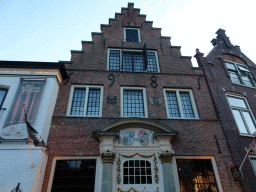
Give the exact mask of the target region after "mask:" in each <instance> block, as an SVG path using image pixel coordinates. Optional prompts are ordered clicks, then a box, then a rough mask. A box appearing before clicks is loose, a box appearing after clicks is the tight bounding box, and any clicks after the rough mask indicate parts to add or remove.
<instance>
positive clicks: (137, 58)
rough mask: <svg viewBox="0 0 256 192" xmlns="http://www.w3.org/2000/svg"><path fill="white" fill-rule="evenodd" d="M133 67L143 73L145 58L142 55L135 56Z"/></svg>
mask: <svg viewBox="0 0 256 192" xmlns="http://www.w3.org/2000/svg"><path fill="white" fill-rule="evenodd" d="M133 65H134V70H133V71H136V72H142V71H143V58H142V54H133Z"/></svg>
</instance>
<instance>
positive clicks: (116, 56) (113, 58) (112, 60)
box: [109, 50, 120, 71]
mask: <svg viewBox="0 0 256 192" xmlns="http://www.w3.org/2000/svg"><path fill="white" fill-rule="evenodd" d="M109 70H111V71H120V50H110V52H109Z"/></svg>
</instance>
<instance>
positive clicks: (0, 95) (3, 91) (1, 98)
mask: <svg viewBox="0 0 256 192" xmlns="http://www.w3.org/2000/svg"><path fill="white" fill-rule="evenodd" d="M6 93H7V89H4V88H0V108H1V107H2V105H3V103H4V98H5V95H6Z"/></svg>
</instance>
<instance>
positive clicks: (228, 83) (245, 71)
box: [195, 29, 256, 192]
mask: <svg viewBox="0 0 256 192" xmlns="http://www.w3.org/2000/svg"><path fill="white" fill-rule="evenodd" d="M216 34H217V37H216V38H214V39H213V40H212V41H211V43H212V45H213V46H214V47H213V49H212V50H211V51H210V52H209V53H208V55H207V56H206V57H204V54H203V53H200V51H199V50H197V53H196V55H195V57H196V58H197V61H198V64H199V67H202V68H203V70H204V73H205V77H206V79H207V82H208V85H209V89H210V91H211V93H212V97H213V101H214V103H215V106H216V109H217V113H218V116H219V117H220V119H221V122H222V126H223V132H224V134H225V137H226V140H227V143H228V147H229V149H230V151H231V155H232V159H233V162H234V164H235V167H234V168H236V169H238V168H240V167H241V171H242V174H241V175H240V176H239V175H238V178H237V179H238V180H240V182H241V185H242V186H243V190H244V191H246V192H251V191H256V188H255V186H256V177H255V174H256V156H255V155H254V153H251V151H248V150H249V148H250V144H252V142H253V140H254V137H255V135H253V133H256V124H255V123H256V121H255V116H256V83H255V77H256V65H255V63H253V62H252V61H251V60H250V59H249V58H248V57H247V56H246V55H245V54H244V53H242V52H241V50H240V47H239V46H237V45H235V46H234V45H233V44H231V42H230V40H229V38H228V37H227V35H226V33H225V30H223V29H219V30H218V31H217V32H216ZM247 152H248V153H249V156H248V157H247V158H246V159H245V156H246V154H247ZM244 159H245V161H244V163H243V160H244ZM241 165H242V166H241Z"/></svg>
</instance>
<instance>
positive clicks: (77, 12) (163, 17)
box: [0, 0, 256, 64]
mask: <svg viewBox="0 0 256 192" xmlns="http://www.w3.org/2000/svg"><path fill="white" fill-rule="evenodd" d="M128 2H133V3H134V5H135V8H140V10H141V14H146V15H147V20H149V21H153V26H154V27H160V28H162V35H164V36H171V37H172V38H171V44H172V45H178V46H182V49H181V52H182V55H184V56H194V54H195V49H196V48H199V49H200V51H201V52H203V53H205V54H207V53H208V52H209V51H210V50H211V48H212V45H211V43H210V41H211V40H212V38H214V37H216V34H215V32H216V31H217V30H218V29H219V28H223V29H225V30H226V34H227V35H228V36H229V37H230V40H231V43H232V44H234V45H240V47H241V50H242V51H243V52H244V53H245V54H246V55H247V56H248V57H249V58H250V59H251V60H252V61H254V62H256V54H255V51H254V48H253V46H254V45H255V44H256V38H255V19H256V12H255V10H254V1H252V0H244V1H243V3H241V1H238V0H233V1H229V0H222V1H221V0H215V1H209V0H162V1H159V0H141V1H138V0H134V1H127V0H119V1H118V0H112V1H108V0H106V1H102V0H101V1H100V0H95V1H90V0H16V1H15V0H0V31H1V32H0V60H9V61H48V62H58V61H64V60H65V61H69V60H70V50H80V49H81V41H84V40H86V41H88V40H89V41H90V40H91V32H100V24H108V19H109V18H114V17H115V13H116V12H117V13H120V12H121V7H127V5H128ZM193 64H196V62H195V60H193Z"/></svg>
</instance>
